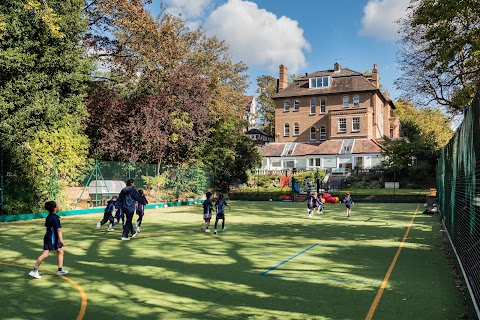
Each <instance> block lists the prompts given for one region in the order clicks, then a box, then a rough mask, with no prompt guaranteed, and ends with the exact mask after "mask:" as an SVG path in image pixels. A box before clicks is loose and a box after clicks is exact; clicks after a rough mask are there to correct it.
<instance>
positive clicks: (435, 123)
mask: <svg viewBox="0 0 480 320" xmlns="http://www.w3.org/2000/svg"><path fill="white" fill-rule="evenodd" d="M395 106H396V108H397V109H396V110H395V115H396V116H398V117H399V118H400V123H401V124H402V132H403V137H404V138H403V139H390V138H388V137H384V140H385V142H384V143H383V145H382V153H383V156H384V157H385V160H384V165H385V167H386V168H387V171H388V172H387V175H388V174H390V175H391V176H393V175H396V177H395V179H399V178H400V179H403V181H404V183H403V184H404V185H405V184H408V183H412V184H413V186H416V187H418V186H422V185H424V184H427V185H428V184H431V183H432V182H431V181H432V179H433V176H434V173H435V163H436V160H437V157H438V154H439V152H440V151H441V150H442V148H443V147H444V146H445V145H446V144H447V143H448V141H449V140H450V138H451V137H452V136H453V131H452V129H451V128H450V126H449V120H448V117H447V116H445V115H444V114H443V113H442V112H441V111H440V110H438V109H433V108H424V109H418V108H415V107H414V105H413V103H412V102H410V101H407V100H403V99H400V100H399V101H397V102H396V103H395Z"/></svg>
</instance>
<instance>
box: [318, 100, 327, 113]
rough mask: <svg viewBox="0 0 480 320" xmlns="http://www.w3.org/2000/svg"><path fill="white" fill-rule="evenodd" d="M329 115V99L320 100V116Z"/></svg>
mask: <svg viewBox="0 0 480 320" xmlns="http://www.w3.org/2000/svg"><path fill="white" fill-rule="evenodd" d="M325 113H327V98H320V114H325Z"/></svg>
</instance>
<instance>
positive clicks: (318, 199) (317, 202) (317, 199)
mask: <svg viewBox="0 0 480 320" xmlns="http://www.w3.org/2000/svg"><path fill="white" fill-rule="evenodd" d="M312 201H313V208H317V214H323V202H322V194H321V193H319V194H317V193H316V192H315V193H314V197H313V199H312ZM312 215H313V212H312Z"/></svg>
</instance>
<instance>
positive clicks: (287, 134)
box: [283, 123, 290, 137]
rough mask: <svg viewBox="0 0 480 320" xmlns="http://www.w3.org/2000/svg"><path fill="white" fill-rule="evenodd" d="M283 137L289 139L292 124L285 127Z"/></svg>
mask: <svg viewBox="0 0 480 320" xmlns="http://www.w3.org/2000/svg"><path fill="white" fill-rule="evenodd" d="M283 136H284V137H289V136H290V123H285V124H284V125H283Z"/></svg>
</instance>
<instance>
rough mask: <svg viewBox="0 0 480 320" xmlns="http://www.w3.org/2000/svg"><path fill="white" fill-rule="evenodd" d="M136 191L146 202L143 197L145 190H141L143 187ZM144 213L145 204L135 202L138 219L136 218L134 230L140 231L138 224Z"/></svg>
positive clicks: (140, 222) (145, 199)
mask: <svg viewBox="0 0 480 320" xmlns="http://www.w3.org/2000/svg"><path fill="white" fill-rule="evenodd" d="M138 193H139V194H140V196H141V197H142V199H143V200H144V201H145V203H146V204H148V201H147V198H145V192H144V191H143V189H140V190H138ZM144 213H145V205H143V204H141V203H140V202H137V214H138V219H137V222H135V230H136V231H137V232H140V225H141V224H142V219H143V214H144Z"/></svg>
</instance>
